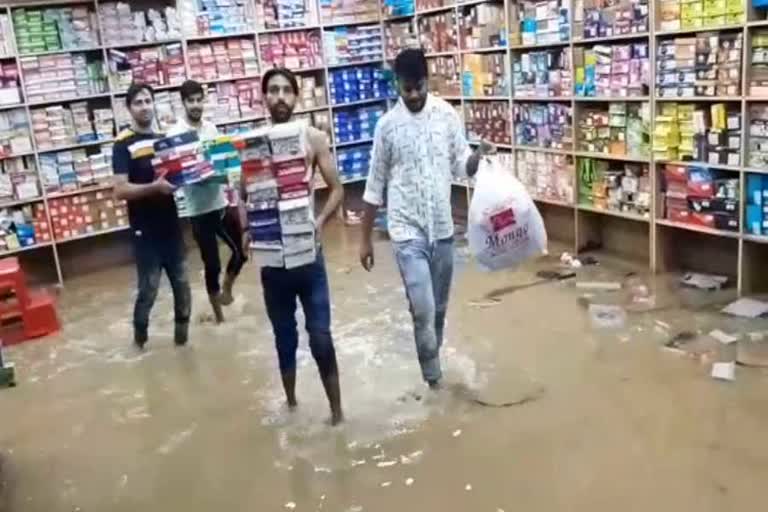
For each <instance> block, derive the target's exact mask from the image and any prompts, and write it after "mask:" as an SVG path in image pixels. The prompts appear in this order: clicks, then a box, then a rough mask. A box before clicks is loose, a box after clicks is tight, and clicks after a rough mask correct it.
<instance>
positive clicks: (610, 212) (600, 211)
mask: <svg viewBox="0 0 768 512" xmlns="http://www.w3.org/2000/svg"><path fill="white" fill-rule="evenodd" d="M577 208H578V209H579V210H580V211H582V212H590V213H597V214H599V215H608V216H610V217H618V218H621V219H627V220H632V221H635V222H650V221H651V219H650V218H649V217H643V216H642V215H637V214H633V213H625V212H620V211H618V210H609V209H603V208H595V207H594V206H589V205H586V204H579V205H578V207H577Z"/></svg>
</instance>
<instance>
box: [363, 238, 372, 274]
mask: <svg viewBox="0 0 768 512" xmlns="http://www.w3.org/2000/svg"><path fill="white" fill-rule="evenodd" d="M360 264H361V265H362V266H363V268H364V269H365V270H367V271H368V272H370V271H371V270H372V269H373V265H374V258H373V244H372V243H371V239H370V238H369V239H367V240H365V239H364V240H363V241H362V242H360Z"/></svg>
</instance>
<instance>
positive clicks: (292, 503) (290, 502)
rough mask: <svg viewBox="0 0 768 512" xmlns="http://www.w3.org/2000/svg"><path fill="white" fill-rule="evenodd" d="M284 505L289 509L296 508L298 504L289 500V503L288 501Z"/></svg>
mask: <svg viewBox="0 0 768 512" xmlns="http://www.w3.org/2000/svg"><path fill="white" fill-rule="evenodd" d="M284 507H285V508H287V509H288V510H296V504H295V503H294V502H292V501H289V502H288V503H286V504H285V505H284Z"/></svg>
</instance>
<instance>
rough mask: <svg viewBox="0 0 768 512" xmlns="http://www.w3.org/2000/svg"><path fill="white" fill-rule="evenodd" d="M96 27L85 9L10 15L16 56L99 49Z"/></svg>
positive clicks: (26, 11)
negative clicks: (16, 49) (14, 35)
mask: <svg viewBox="0 0 768 512" xmlns="http://www.w3.org/2000/svg"><path fill="white" fill-rule="evenodd" d="M96 25H97V23H96V17H95V15H94V13H92V12H90V11H89V10H88V7H86V6H73V7H57V8H45V9H15V10H14V11H13V29H14V31H15V33H16V43H17V45H18V49H19V53H20V54H25V53H39V52H54V51H59V50H74V49H78V48H93V47H95V46H98V45H99V36H98V33H97V30H96Z"/></svg>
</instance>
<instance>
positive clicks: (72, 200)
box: [48, 190, 128, 240]
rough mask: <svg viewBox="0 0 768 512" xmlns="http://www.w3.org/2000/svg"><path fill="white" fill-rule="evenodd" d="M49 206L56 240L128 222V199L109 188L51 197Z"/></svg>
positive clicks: (123, 225)
mask: <svg viewBox="0 0 768 512" xmlns="http://www.w3.org/2000/svg"><path fill="white" fill-rule="evenodd" d="M48 206H49V211H50V214H51V223H52V227H53V236H54V237H55V238H56V240H67V239H69V238H72V237H75V236H78V235H85V234H88V233H97V232H99V231H106V230H110V229H116V228H123V227H127V226H128V208H127V206H126V204H125V202H124V201H121V200H117V199H115V198H114V195H113V193H112V191H109V190H105V191H96V192H83V193H82V194H78V195H74V196H70V197H61V198H53V199H49V200H48Z"/></svg>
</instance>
